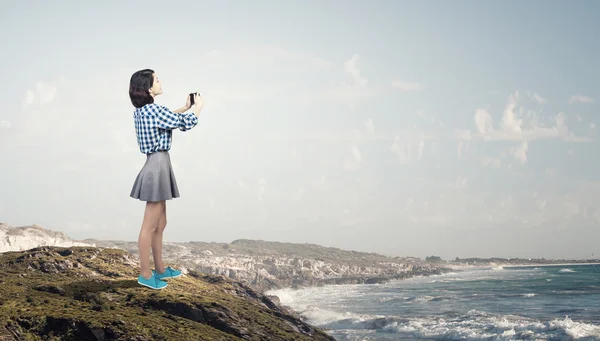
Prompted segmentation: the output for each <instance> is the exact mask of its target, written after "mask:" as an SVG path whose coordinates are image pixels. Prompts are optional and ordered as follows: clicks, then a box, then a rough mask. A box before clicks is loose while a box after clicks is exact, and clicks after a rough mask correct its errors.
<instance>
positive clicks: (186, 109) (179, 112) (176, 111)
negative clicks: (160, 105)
mask: <svg viewBox="0 0 600 341" xmlns="http://www.w3.org/2000/svg"><path fill="white" fill-rule="evenodd" d="M189 109H190V107H181V108H179V109H177V110H173V112H174V113H177V114H181V113H184V112H186V111H188V110H189Z"/></svg>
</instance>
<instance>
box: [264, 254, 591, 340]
mask: <svg viewBox="0 0 600 341" xmlns="http://www.w3.org/2000/svg"><path fill="white" fill-rule="evenodd" d="M269 294H273V295H277V296H278V297H279V298H280V300H281V303H282V304H284V305H288V306H290V307H291V308H292V309H294V310H295V311H296V312H298V313H300V314H301V315H303V316H304V317H305V318H306V319H307V322H309V323H311V324H313V325H316V326H318V327H321V328H324V329H326V330H327V332H328V333H329V334H330V335H332V336H333V337H335V338H336V340H340V341H351V340H352V341H362V340H365V341H366V340H370V341H383V340H386V341H388V340H600V265H561V266H531V267H492V268H483V269H482V268H480V269H464V270H462V271H460V272H455V273H448V274H443V275H436V276H429V277H415V278H410V279H406V280H398V281H393V282H388V283H386V284H373V285H332V286H325V287H312V288H304V289H298V290H293V289H282V290H274V291H271V292H269Z"/></svg>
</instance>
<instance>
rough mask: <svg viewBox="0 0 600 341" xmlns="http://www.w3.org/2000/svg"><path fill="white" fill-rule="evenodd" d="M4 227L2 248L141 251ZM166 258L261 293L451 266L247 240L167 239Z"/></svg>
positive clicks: (115, 243) (119, 243)
mask: <svg viewBox="0 0 600 341" xmlns="http://www.w3.org/2000/svg"><path fill="white" fill-rule="evenodd" d="M1 226H3V227H1ZM1 226H0V233H4V235H6V236H10V238H5V239H2V234H0V252H2V251H3V250H25V249H27V248H31V247H36V246H41V245H52V246H71V245H91V246H98V247H107V248H118V249H121V250H125V251H127V252H129V253H131V254H133V255H137V252H138V245H137V241H120V240H98V239H84V240H72V239H70V238H68V237H67V236H66V235H64V234H63V233H60V232H55V231H51V230H47V229H44V228H42V227H39V226H35V225H34V226H30V227H16V228H11V227H8V226H6V225H1ZM3 231H4V232H3ZM7 241H8V242H7ZM163 259H164V260H165V262H166V263H177V264H181V265H182V266H183V267H185V268H186V269H189V270H195V271H199V272H203V273H208V274H215V275H223V276H225V277H228V278H231V279H233V280H236V281H241V282H244V283H246V284H248V285H250V286H251V287H252V288H254V289H256V290H258V291H261V292H264V291H266V290H271V289H280V288H285V287H292V288H295V287H302V286H319V285H326V284H356V283H381V282H386V281H389V280H392V279H403V278H408V277H412V276H418V275H431V274H439V273H442V272H447V271H450V269H449V266H447V265H443V264H436V263H430V262H425V261H423V260H421V259H418V258H410V257H406V258H400V257H395V258H391V257H387V256H383V255H379V254H376V253H367V252H356V251H346V250H341V249H338V248H333V247H323V246H319V245H315V244H306V243H304V244H300V243H282V242H271V241H262V240H247V239H240V240H235V241H233V242H231V243H206V242H187V243H174V242H168V241H165V242H164V246H163Z"/></svg>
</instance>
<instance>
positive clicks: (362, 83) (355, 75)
mask: <svg viewBox="0 0 600 341" xmlns="http://www.w3.org/2000/svg"><path fill="white" fill-rule="evenodd" d="M358 59H359V56H358V55H357V54H355V55H354V56H352V58H350V60H347V61H346V62H344V72H347V73H349V74H350V75H352V79H353V80H354V83H353V85H354V86H355V87H358V88H365V87H366V86H367V82H368V81H367V79H365V78H363V77H361V75H360V68H359V67H358Z"/></svg>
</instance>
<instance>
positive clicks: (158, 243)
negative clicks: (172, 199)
mask: <svg viewBox="0 0 600 341" xmlns="http://www.w3.org/2000/svg"><path fill="white" fill-rule="evenodd" d="M165 227H167V202H166V201H165V200H163V201H162V202H161V215H160V218H159V219H158V225H157V227H156V231H154V234H153V235H152V257H153V258H154V268H155V270H156V272H158V273H163V272H165V265H164V264H163V260H162V240H163V232H164V230H165Z"/></svg>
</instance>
